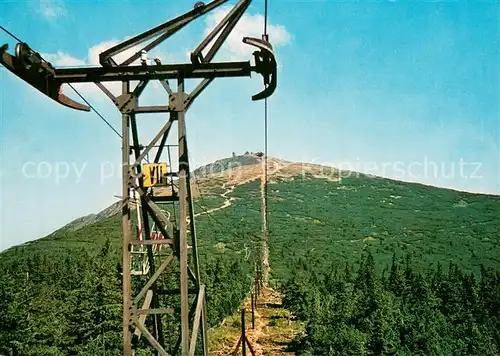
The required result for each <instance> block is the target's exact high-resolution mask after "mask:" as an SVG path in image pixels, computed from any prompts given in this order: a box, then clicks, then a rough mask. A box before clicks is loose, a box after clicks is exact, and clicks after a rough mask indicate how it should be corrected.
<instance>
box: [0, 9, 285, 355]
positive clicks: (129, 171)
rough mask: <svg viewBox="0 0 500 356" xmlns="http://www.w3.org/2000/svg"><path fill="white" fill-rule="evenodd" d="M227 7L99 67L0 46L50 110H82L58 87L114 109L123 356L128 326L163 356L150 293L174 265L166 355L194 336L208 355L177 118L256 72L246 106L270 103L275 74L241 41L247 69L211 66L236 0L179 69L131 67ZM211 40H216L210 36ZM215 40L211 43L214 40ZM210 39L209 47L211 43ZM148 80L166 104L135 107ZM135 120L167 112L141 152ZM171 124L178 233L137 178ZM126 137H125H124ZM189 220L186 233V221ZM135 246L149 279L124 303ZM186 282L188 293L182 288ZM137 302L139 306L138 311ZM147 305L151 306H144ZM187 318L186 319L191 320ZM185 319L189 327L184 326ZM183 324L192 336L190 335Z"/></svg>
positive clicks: (185, 351) (187, 347) (192, 342)
mask: <svg viewBox="0 0 500 356" xmlns="http://www.w3.org/2000/svg"><path fill="white" fill-rule="evenodd" d="M227 1H228V0H214V1H211V2H210V3H209V4H207V5H204V4H202V3H197V4H195V7H194V9H193V10H191V11H189V12H187V13H185V14H183V15H181V16H178V17H176V18H175V19H173V20H170V21H168V22H166V23H164V24H162V25H159V26H157V27H155V28H153V29H151V30H148V31H146V32H144V33H142V34H140V35H138V36H136V37H134V38H131V39H129V40H127V41H124V42H122V43H120V44H118V45H117V46H115V47H113V48H110V49H108V50H106V51H105V52H103V53H101V55H100V63H101V65H102V67H91V68H65V69H58V68H54V67H53V66H52V65H51V64H50V63H48V62H46V61H45V60H43V59H42V57H41V56H40V55H39V54H38V53H36V52H34V51H33V50H32V49H31V48H30V47H29V46H28V45H27V44H26V43H18V44H17V45H16V48H15V55H10V54H9V53H7V49H8V46H7V45H3V46H2V47H0V62H1V63H2V64H3V65H4V66H5V67H6V68H7V69H8V70H9V71H11V72H12V73H14V74H15V75H16V76H18V77H19V78H21V79H22V80H24V81H26V82H27V83H28V84H30V85H32V86H33V87H34V88H36V89H37V90H39V91H40V92H42V93H43V94H45V95H47V96H48V97H50V98H51V99H53V100H55V101H57V102H58V103H60V104H62V105H65V106H67V107H70V108H72V109H76V110H83V111H90V108H89V107H88V106H86V105H83V104H80V103H78V102H76V101H74V100H72V99H70V98H69V97H67V96H65V95H64V94H63V93H62V85H63V84H65V83H89V82H93V83H95V84H96V85H97V86H98V87H99V88H100V89H101V90H102V91H103V92H104V93H105V94H106V95H107V96H108V97H109V98H110V100H112V102H113V103H114V104H115V105H116V107H117V108H118V110H119V111H120V112H121V114H122V163H123V169H122V175H123V192H122V194H123V204H122V224H123V307H124V308H123V332H124V333H123V337H124V355H126V356H129V355H132V333H131V330H130V327H131V326H134V325H135V326H136V330H135V333H134V335H135V336H136V337H137V336H138V337H140V336H141V335H144V336H145V338H146V339H147V340H148V341H149V343H150V345H151V346H152V347H153V348H154V349H155V350H156V352H157V354H158V355H168V353H167V351H166V350H165V344H164V339H163V331H162V322H161V315H164V314H171V313H175V310H173V309H172V308H161V307H160V303H159V295H160V294H162V293H161V290H160V289H159V288H158V286H157V281H158V278H159V277H160V275H161V274H162V273H164V272H165V270H166V269H167V267H168V266H169V265H170V264H171V262H172V261H173V260H174V258H176V259H178V260H179V263H180V274H181V277H180V289H179V290H178V291H177V294H180V296H181V307H180V314H181V325H180V336H179V339H178V341H177V342H176V344H175V346H174V347H173V354H177V351H178V349H179V347H180V349H181V352H182V355H183V356H185V355H194V352H195V347H196V341H197V336H198V331H201V336H202V337H201V339H202V346H203V350H202V353H203V355H208V342H207V334H206V332H207V328H206V322H207V319H206V305H205V294H206V291H205V286H204V285H203V284H202V283H201V281H200V272H199V262H198V256H197V244H196V231H195V224H194V211H193V206H192V196H191V184H190V168H189V157H188V149H187V140H186V136H185V113H186V112H187V110H188V109H189V108H190V106H191V105H192V103H193V101H194V100H195V99H196V98H197V97H198V96H199V95H200V94H201V93H202V92H203V90H204V89H205V88H207V86H208V85H209V84H210V83H211V82H212V81H213V80H214V79H215V78H221V77H243V76H245V77H250V76H251V73H252V72H255V73H259V74H261V75H262V77H263V79H264V85H265V89H264V90H263V91H262V92H260V93H258V94H256V95H254V96H252V99H253V100H261V99H264V98H267V97H269V96H271V95H272V94H273V93H274V91H275V89H276V86H277V79H276V72H277V63H276V59H275V56H274V52H273V48H272V46H271V44H270V43H269V42H268V41H267V38H266V37H263V39H257V38H249V37H245V38H243V42H244V43H246V44H249V45H252V46H255V47H257V49H258V51H256V52H254V54H253V55H254V59H255V64H254V65H251V64H250V62H249V61H248V62H244V61H243V62H224V63H211V61H212V59H213V58H214V57H215V55H216V53H217V52H218V50H219V49H220V47H221V46H222V44H223V43H224V41H225V40H226V39H227V37H228V36H229V34H230V32H231V31H232V30H233V29H234V27H235V25H236V24H237V22H238V20H239V19H240V18H241V17H242V16H243V14H244V12H245V10H246V9H247V8H248V6H249V5H250V3H251V0H239V1H238V3H237V4H236V5H235V6H234V8H233V9H232V10H231V11H230V12H229V13H228V14H227V15H226V16H225V18H224V19H223V20H222V21H221V22H220V23H219V24H218V25H217V26H216V27H215V28H214V29H213V31H212V32H211V33H210V34H209V35H208V36H207V38H205V39H204V40H203V41H202V42H201V43H200V45H199V46H198V47H197V48H196V49H195V50H194V51H193V52H192V54H191V63H183V64H162V63H161V62H160V61H159V60H155V62H156V63H155V64H154V65H149V64H147V63H145V62H143V63H142V64H140V65H132V64H133V63H134V62H135V61H136V60H137V59H138V58H140V57H141V53H142V51H149V50H151V49H152V48H154V47H156V46H157V45H159V44H160V43H161V42H163V41H164V40H166V39H167V38H168V37H170V36H171V35H173V34H174V33H176V32H177V31H179V30H180V29H181V28H183V27H184V26H186V25H187V24H188V23H189V22H191V21H193V20H194V19H196V18H198V17H200V16H202V15H204V14H205V13H207V12H209V11H211V10H213V9H215V8H217V7H218V6H220V5H222V4H224V3H226V2H227ZM156 36H158V38H156V39H155V40H152V41H151V42H150V43H149V44H147V45H146V46H144V47H143V48H142V50H141V51H138V52H136V53H135V54H133V55H132V56H131V57H130V58H128V59H127V60H125V61H124V62H123V63H121V64H117V63H116V62H115V60H114V59H113V58H112V57H113V56H114V55H117V54H119V53H121V52H123V51H125V50H127V49H129V48H131V47H134V46H137V45H138V44H140V43H143V42H145V41H148V40H151V39H153V38H154V37H156ZM217 36H218V37H217ZM216 37H217V38H216ZM214 40H215V41H214ZM211 41H214V44H213V45H212V46H211V48H210V49H209V50H208V52H207V54H205V55H203V54H202V51H203V50H204V49H205V48H206V47H207V46H208V44H209V43H210V42H211ZM169 79H174V80H176V81H177V84H178V85H177V91H173V90H172V89H171V88H170V85H169V82H168V80H169ZM186 79H202V80H201V82H200V83H199V84H198V86H197V87H196V88H195V89H194V90H193V91H192V92H191V93H189V94H188V93H185V92H184V84H185V80H186ZM151 80H160V82H161V84H162V85H163V87H164V89H165V90H166V92H167V94H168V97H169V101H168V104H166V105H161V106H140V105H139V97H140V95H141V94H142V92H143V91H144V89H145V87H146V86H147V84H148V83H149V81H151ZM107 81H120V82H122V94H121V95H120V96H117V97H116V96H114V95H113V94H112V93H111V92H110V91H109V90H108V89H107V88H106V87H105V86H104V85H103V84H102V83H103V82H107ZM130 81H139V84H138V85H137V86H136V88H135V89H134V90H131V88H130ZM141 113H169V115H170V118H169V120H168V121H167V122H166V123H165V125H164V126H163V128H162V129H161V130H160V131H159V132H158V133H157V135H156V136H155V137H154V138H153V140H152V141H151V143H150V144H149V145H148V146H146V147H145V148H144V147H143V146H141V145H140V143H139V136H138V127H137V120H136V114H141ZM176 121H177V124H178V144H179V175H178V176H179V194H178V198H179V206H180V219H179V223H178V226H174V225H173V224H172V223H171V222H170V221H169V218H168V217H167V216H166V215H165V214H164V213H163V211H162V210H161V209H160V208H159V207H158V206H157V205H156V203H155V200H154V197H152V195H151V191H150V189H147V188H145V187H144V184H143V179H142V178H143V172H142V171H141V169H142V166H141V163H142V162H143V160H144V158H145V157H147V155H148V154H149V153H150V152H151V150H152V149H153V147H155V146H156V145H157V143H158V142H159V141H160V144H159V146H160V147H159V148H158V151H157V152H156V156H155V159H154V162H155V163H158V162H159V160H160V158H161V155H162V152H163V147H164V146H165V144H166V140H167V138H168V135H169V132H170V130H171V128H172V125H173V124H174V123H175V122H176ZM130 133H131V134H132V137H130ZM131 154H133V155H134V161H133V163H131V162H130V155H131ZM131 188H134V189H135V190H136V191H137V192H138V193H139V195H140V200H141V205H142V206H143V209H142V220H143V222H144V233H145V235H146V239H145V240H142V241H139V240H137V241H135V240H132V238H131V219H130V206H129V202H130V201H131ZM188 216H189V226H188V223H187V218H188ZM149 218H151V219H152V220H153V221H154V222H155V223H156V225H157V226H158V227H159V230H160V231H161V233H162V234H163V235H164V237H165V239H164V240H151V239H150V225H149ZM188 229H189V230H190V232H191V248H192V253H193V268H194V270H193V269H192V268H191V267H190V266H189V265H188V245H187V232H188ZM140 244H143V245H145V246H146V248H147V255H148V260H149V265H150V269H149V278H148V280H147V281H146V282H145V284H144V285H143V287H142V288H141V290H140V292H139V293H138V294H137V296H136V297H135V298H134V299H132V298H131V274H130V272H131V271H130V260H131V253H130V247H131V246H132V245H140ZM157 244H162V245H167V246H170V247H171V250H172V253H171V254H170V255H169V256H168V257H167V259H166V260H163V261H160V263H159V265H158V267H157V266H156V263H155V262H156V260H155V258H157V257H158V256H155V255H154V253H153V246H157ZM189 280H191V281H192V282H193V283H194V285H195V289H194V290H193V289H192V288H189V285H188V281H189ZM190 292H194V294H195V295H196V298H195V302H194V304H193V305H192V307H191V308H189V299H188V295H189V293H190ZM143 299H144V303H143V305H142V306H139V303H140V302H141V300H143ZM150 306H151V307H150ZM149 314H151V315H152V316H153V323H152V325H153V332H152V333H151V332H150V331H149V330H148V329H147V328H146V326H145V321H146V316H147V315H149ZM193 319H194V320H193ZM190 320H192V323H190ZM190 324H191V325H192V333H191V334H190V332H189V330H190Z"/></svg>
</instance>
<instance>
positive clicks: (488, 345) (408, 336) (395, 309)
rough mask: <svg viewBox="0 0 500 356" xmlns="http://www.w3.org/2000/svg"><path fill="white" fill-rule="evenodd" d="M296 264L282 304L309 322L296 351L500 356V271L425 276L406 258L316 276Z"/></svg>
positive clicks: (447, 270)
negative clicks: (379, 268)
mask: <svg viewBox="0 0 500 356" xmlns="http://www.w3.org/2000/svg"><path fill="white" fill-rule="evenodd" d="M311 266H314V261H307V260H301V261H299V263H297V265H296V267H295V269H294V272H293V275H294V276H293V277H292V278H290V279H289V280H288V281H287V282H286V283H285V284H284V286H283V293H284V304H285V306H286V307H287V308H289V309H290V310H292V311H293V313H294V314H295V315H296V317H297V318H298V319H299V320H301V321H304V322H305V323H306V330H305V335H303V336H302V337H299V338H297V339H296V340H295V342H294V345H293V346H292V347H291V348H292V349H293V350H294V351H296V354H297V355H498V353H499V350H500V273H499V272H498V271H495V270H493V269H491V268H481V272H480V276H479V277H478V278H476V276H474V275H472V274H469V273H464V272H463V271H462V270H460V268H458V267H457V266H456V265H453V264H450V265H448V266H441V265H439V266H438V268H437V270H435V271H432V272H428V273H421V272H417V271H416V270H415V269H414V268H412V264H411V260H410V259H409V258H408V256H407V257H406V258H404V259H401V260H397V259H396V258H395V257H394V258H393V261H392V264H391V265H389V266H386V267H384V268H383V269H382V270H381V271H380V270H377V268H376V267H377V266H376V265H375V262H374V259H373V256H372V255H371V254H370V253H367V254H366V255H365V256H363V258H362V259H361V261H360V265H359V267H358V268H357V269H356V270H353V267H352V265H349V264H345V265H344V266H341V265H333V266H331V270H330V272H328V273H320V274H317V273H315V271H314V269H312V268H311Z"/></svg>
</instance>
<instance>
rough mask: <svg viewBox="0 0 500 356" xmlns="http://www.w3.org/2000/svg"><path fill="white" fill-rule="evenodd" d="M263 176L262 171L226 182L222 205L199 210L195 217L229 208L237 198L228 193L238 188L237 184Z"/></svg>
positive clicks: (223, 186) (223, 187)
mask: <svg viewBox="0 0 500 356" xmlns="http://www.w3.org/2000/svg"><path fill="white" fill-rule="evenodd" d="M261 177H262V173H259V174H258V175H256V176H254V177H250V178H247V179H245V180H242V181H240V182H238V183H236V184H231V185H229V184H228V183H224V184H223V185H222V189H226V191H225V192H224V193H222V194H220V196H221V198H223V199H225V201H224V203H223V204H222V205H221V206H218V207H216V208H212V209H209V210H207V211H202V212H199V213H197V214H195V215H194V217H198V216H200V215H206V214H211V213H213V212H216V211H219V210H222V209H226V208H229V207H230V206H231V205H232V204H233V201H234V200H235V199H236V198H235V197H228V194H231V193H232V192H233V191H234V190H235V189H236V187H237V186H239V185H243V184H247V183H250V182H252V181H254V180H256V179H259V178H261Z"/></svg>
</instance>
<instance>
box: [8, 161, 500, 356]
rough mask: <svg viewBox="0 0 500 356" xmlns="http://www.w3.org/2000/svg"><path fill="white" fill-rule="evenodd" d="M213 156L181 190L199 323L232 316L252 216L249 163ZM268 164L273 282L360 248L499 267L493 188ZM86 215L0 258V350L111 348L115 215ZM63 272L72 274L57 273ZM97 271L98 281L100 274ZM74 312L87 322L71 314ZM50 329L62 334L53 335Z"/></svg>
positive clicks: (256, 207)
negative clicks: (215, 160) (189, 227)
mask: <svg viewBox="0 0 500 356" xmlns="http://www.w3.org/2000/svg"><path fill="white" fill-rule="evenodd" d="M222 162H223V164H222V165H221V167H236V168H233V169H231V170H230V171H224V170H223V169H222V168H221V169H213V167H212V168H210V167H208V168H206V169H201V170H198V171H195V173H196V172H198V175H197V176H196V182H195V183H194V186H193V189H194V190H195V191H196V199H195V211H196V213H197V214H198V216H197V232H198V239H199V249H200V251H199V255H200V260H201V264H202V273H203V278H204V281H205V282H206V283H207V286H208V291H209V300H208V306H209V310H210V312H209V319H210V322H211V325H216V324H217V323H218V322H219V321H221V320H222V318H223V317H225V316H227V315H229V314H231V313H232V312H234V311H235V309H236V308H237V307H238V305H239V303H240V302H241V300H242V299H243V297H244V296H245V294H246V293H247V292H248V289H249V287H250V283H251V279H252V272H251V270H252V266H253V261H254V260H255V258H256V256H257V253H256V251H257V250H256V248H257V246H258V244H259V241H258V239H259V234H260V224H261V220H260V219H261V213H260V181H259V179H260V177H261V174H262V170H261V164H260V161H259V160H258V159H256V158H255V157H253V156H243V157H236V158H230V159H225V160H222ZM207 171H208V172H213V173H209V174H206V172H207ZM203 172H205V174H203ZM269 172H270V173H269V175H270V181H271V182H270V184H269V188H268V191H269V202H268V207H269V229H270V231H269V233H270V235H269V240H270V257H271V268H272V271H271V274H272V275H271V278H272V281H273V283H276V284H279V283H280V282H281V281H283V280H285V279H287V278H288V277H289V275H290V271H291V266H293V265H295V263H296V262H297V260H299V259H301V258H302V259H307V261H314V262H315V265H314V266H311V268H314V269H315V270H317V271H318V272H320V271H322V270H327V269H328V268H330V266H331V265H332V263H333V262H339V263H344V262H346V261H349V262H357V261H358V260H359V256H360V255H361V253H362V252H363V251H366V250H370V251H371V252H372V253H373V255H374V257H375V260H376V261H377V262H379V264H386V263H389V262H390V259H391V257H392V255H393V253H394V252H396V253H397V254H403V253H409V254H410V255H411V256H412V257H413V260H414V263H415V265H416V266H417V267H418V268H419V269H428V268H434V267H435V266H436V264H437V263H438V262H441V263H447V262H449V261H453V262H454V263H456V264H457V265H459V266H461V267H462V268H463V269H465V270H469V271H473V272H477V271H478V270H479V266H480V265H481V264H484V265H486V266H491V267H496V268H498V267H500V258H499V257H498V256H500V236H499V231H500V218H499V216H500V215H499V213H500V197H498V196H486V195H478V194H469V193H463V192H457V191H452V190H447V189H439V188H435V187H429V186H424V185H420V184H411V183H404V182H398V181H393V180H388V179H382V178H375V177H369V176H366V175H356V176H353V175H351V176H350V177H345V175H344V174H341V173H345V172H339V171H337V170H336V169H333V168H328V167H321V166H315V165H308V164H300V163H299V164H297V163H292V162H285V161H281V160H277V159H270V161H269ZM200 173H201V174H200ZM165 208H166V209H168V207H165ZM207 211H208V212H210V214H207V213H206V212H207ZM94 221H95V222H92V223H91V224H87V225H86V224H83V225H79V226H78V227H79V228H77V229H74V228H71V229H68V228H64V229H61V230H59V231H56V232H55V233H53V234H51V235H49V236H47V237H45V238H42V239H40V240H37V241H33V242H30V243H28V244H24V245H22V246H17V247H13V248H10V249H8V250H7V251H4V252H3V253H1V254H0V267H1V268H2V270H4V271H5V273H4V274H3V275H2V277H0V287H1V288H0V291H1V292H2V296H0V297H2V298H3V299H2V298H0V300H3V301H2V302H0V325H5V327H4V328H8V329H2V327H0V344H2V342H3V343H4V344H5V343H8V345H9V346H8V347H6V348H5V350H2V349H0V352H2V351H3V352H4V353H6V354H9V352H13V351H12V350H14V349H15V348H16V347H17V350H21V351H20V352H21V354H26V355H31V354H47V355H48V354H51V355H52V354H53V355H66V354H67V352H66V351H63V350H67V349H69V348H71V347H74V349H72V350H74V352H75V354H89V352H90V353H92V352H96V351H95V350H101V349H100V348H102V347H107V348H108V350H109V349H114V350H115V351H116V352H117V353H116V354H117V355H118V354H119V344H120V342H119V341H120V336H119V333H120V322H121V315H120V312H119V306H120V302H121V301H120V286H119V282H120V276H119V273H118V271H119V268H118V269H115V268H114V267H119V264H120V253H121V218H120V216H119V215H112V214H110V215H106V214H103V215H102V216H101V217H99V219H95V220H94ZM73 225H75V224H73ZM106 241H109V247H107V246H108V245H106ZM117 265H118V266H117ZM103 266H107V267H106V268H104V267H103ZM113 266H114V267H113ZM68 269H71V271H72V272H71V273H69V274H65V273H64V272H65V271H66V270H68ZM73 270H74V272H73ZM27 272H28V273H27ZM27 276H28V277H27ZM103 276H106V278H107V280H108V281H109V283H107V284H105V283H103V282H101V281H103V280H106V278H104V277H103ZM111 281H112V282H111ZM93 288H97V289H95V290H94V289H93ZM75 293H76V294H75ZM99 293H101V294H99ZM95 295H101V296H102V300H105V301H106V305H115V308H118V311H116V310H114V312H110V311H108V312H107V313H108V314H106V313H104V314H102V311H100V310H101V309H99V307H97V306H96V305H97V304H95V303H94V302H91V301H89V300H92V299H89V298H94V296H95ZM91 296H92V297H91ZM26 301H28V302H26ZM173 302H174V303H175V301H173ZM82 303H83V304H84V305H86V306H87V309H85V310H84V311H81V310H80V309H81V308H80V309H79V306H80V305H82ZM93 303H94V304H93ZM2 304H3V305H2ZM39 305H44V314H41V312H40V311H38V309H39ZM80 312H81V313H84V315H85V318H87V319H85V318H83V316H82V318H83V319H82V320H84V321H82V323H83V324H85V323H86V322H88V325H89V326H88V330H87V329H85V330H83V329H82V328H83V326H78V327H77V326H75V325H76V324H74V321H71V320H73V319H72V315H75V313H80ZM89 313H90V314H89ZM89 315H92V317H90V316H89ZM106 315H107V316H106ZM96 318H97V319H96ZM16 320H17V321H16ZM96 320H97V321H96ZM96 323H97V324H96ZM85 325H86V324H85ZM91 325H100V326H99V328H97V327H93V326H91ZM42 329H43V330H45V332H38V331H40V330H42ZM52 329H58V330H59V332H61V333H62V332H64V333H65V335H70V336H71V337H70V336H68V339H64V340H63V341H64V342H63V341H61V340H58V341H57V340H54V339H53V338H51V336H50V330H52ZM29 330H38V331H37V333H35V334H33V332H32V331H29ZM26 335H29V337H27V336H26ZM13 342H14V343H13ZM16 343H18V344H19V345H20V346H19V345H18V344H16ZM16 345H18V346H16ZM33 345H37V346H36V347H33ZM68 345H70V346H68ZM71 345H81V346H78V347H77V346H71ZM103 345H104V346H103ZM117 345H118V346H117ZM23 347H24V348H23ZM48 349H50V350H52V351H50V352H53V353H50V352H49V351H47V350H48ZM9 350H11V351H9ZM26 350H34V351H32V352H35V353H29V352H28V351H26ZM41 350H42V351H41ZM23 352H24V353H23ZM109 354H114V353H109ZM139 354H140V353H139Z"/></svg>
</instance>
